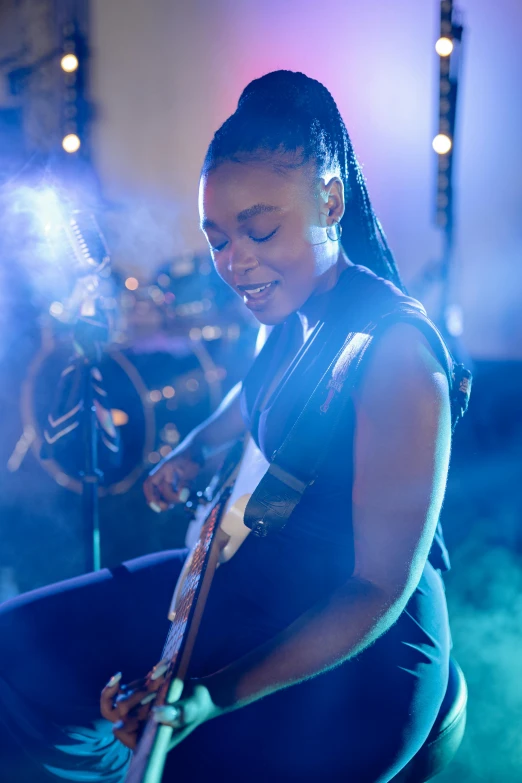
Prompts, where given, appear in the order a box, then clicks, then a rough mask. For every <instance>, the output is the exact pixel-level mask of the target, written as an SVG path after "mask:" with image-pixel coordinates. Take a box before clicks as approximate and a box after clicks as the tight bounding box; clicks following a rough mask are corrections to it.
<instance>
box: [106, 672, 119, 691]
mask: <svg viewBox="0 0 522 783" xmlns="http://www.w3.org/2000/svg"><path fill="white" fill-rule="evenodd" d="M120 680H121V672H118V673H117V674H113V675H112V677H111V679H110V680H109V682H108V683H107V685H106V686H105V687H106V688H114V686H115V685H116V684H117V683H118V682H119V681H120Z"/></svg>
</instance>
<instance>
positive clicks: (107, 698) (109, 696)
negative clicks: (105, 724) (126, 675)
mask: <svg viewBox="0 0 522 783" xmlns="http://www.w3.org/2000/svg"><path fill="white" fill-rule="evenodd" d="M120 680H121V672H118V673H117V674H114V675H113V676H112V677H111V679H110V680H109V682H108V683H107V685H106V686H105V688H104V689H103V690H102V692H101V695H100V711H101V714H102V715H103V717H104V718H106V719H107V720H110V721H111V722H113V723H114V721H116V720H118V711H117V709H116V708H115V706H114V697H115V696H116V694H117V693H118V692H119V690H120Z"/></svg>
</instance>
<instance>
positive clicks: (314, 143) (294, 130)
mask: <svg viewBox="0 0 522 783" xmlns="http://www.w3.org/2000/svg"><path fill="white" fill-rule="evenodd" d="M252 159H255V160H264V161H267V162H269V163H270V164H271V165H272V166H274V167H275V168H276V169H280V170H284V169H288V168H297V167H299V166H302V165H304V164H305V163H307V162H309V161H313V162H315V164H316V169H317V174H318V175H319V176H322V175H324V174H328V173H330V172H337V173H338V174H339V175H340V177H341V179H342V181H343V184H344V190H345V203H346V209H345V213H344V216H343V218H342V220H341V225H342V228H343V238H342V244H343V247H344V248H345V250H346V252H347V254H348V256H349V258H350V260H351V261H353V263H355V264H362V265H363V266H366V267H368V269H371V270H372V271H373V272H375V274H377V275H379V276H380V277H384V278H387V279H388V280H391V281H392V282H393V283H395V285H397V286H398V287H399V288H401V289H403V290H404V287H403V285H402V282H401V279H400V275H399V271H398V269H397V266H396V264H395V261H394V258H393V255H392V252H391V250H390V248H389V246H388V243H387V241H386V236H385V234H384V231H383V230H382V227H381V224H380V222H379V220H378V218H377V216H376V215H375V212H374V210H373V207H372V205H371V202H370V197H369V195H368V189H367V187H366V182H365V179H364V176H363V173H362V170H361V167H360V165H359V163H358V161H357V158H356V156H355V152H354V150H353V147H352V143H351V140H350V137H349V135H348V131H347V130H346V125H345V123H344V120H343V118H342V117H341V115H340V113H339V109H338V108H337V104H336V103H335V101H334V99H333V97H332V95H331V94H330V92H329V91H328V90H327V89H326V87H325V86H324V85H323V84H321V83H320V82H318V81H316V80H315V79H311V78H310V77H308V76H306V75H305V74H304V73H299V72H294V71H272V73H267V74H265V75H264V76H261V77H260V78H259V79H254V80H253V81H251V82H250V84H248V85H247V86H246V87H245V89H244V90H243V92H242V93H241V96H240V98H239V102H238V106H237V109H236V111H235V112H234V114H233V115H232V116H231V117H229V118H228V120H226V122H224V123H223V125H222V126H221V127H220V128H219V130H218V131H217V132H216V133H215V135H214V138H213V139H212V141H211V143H210V146H209V148H208V151H207V154H206V156H205V160H204V163H203V168H202V174H206V173H207V172H209V171H210V170H212V169H213V168H215V167H216V166H218V165H219V163H221V162H223V161H225V160H233V161H236V162H245V161H247V160H252Z"/></svg>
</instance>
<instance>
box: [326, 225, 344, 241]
mask: <svg viewBox="0 0 522 783" xmlns="http://www.w3.org/2000/svg"><path fill="white" fill-rule="evenodd" d="M332 229H333V230H334V232H335V236H332V235H331V234H330V231H331V230H332ZM342 233H343V227H342V226H341V224H340V223H339V222H338V221H336V222H335V223H332V225H331V226H326V236H327V237H328V239H331V240H332V242H339V240H340V239H341V236H342Z"/></svg>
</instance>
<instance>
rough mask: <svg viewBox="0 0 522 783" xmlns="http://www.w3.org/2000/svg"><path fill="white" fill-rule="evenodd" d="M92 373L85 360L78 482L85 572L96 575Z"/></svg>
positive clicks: (96, 478) (97, 547) (96, 477)
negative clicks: (94, 572)
mask: <svg viewBox="0 0 522 783" xmlns="http://www.w3.org/2000/svg"><path fill="white" fill-rule="evenodd" d="M92 373H93V365H92V363H91V361H90V360H89V359H87V358H86V360H85V364H84V366H83V368H82V376H83V377H82V385H83V408H82V419H83V422H82V431H83V470H82V471H81V472H80V478H81V481H82V522H83V537H84V551H85V570H86V571H99V569H100V568H101V542H100V513H99V503H98V489H99V486H100V482H101V481H102V479H103V473H102V472H101V470H100V469H99V467H98V434H97V418H96V406H95V402H94V394H93V378H92Z"/></svg>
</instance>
